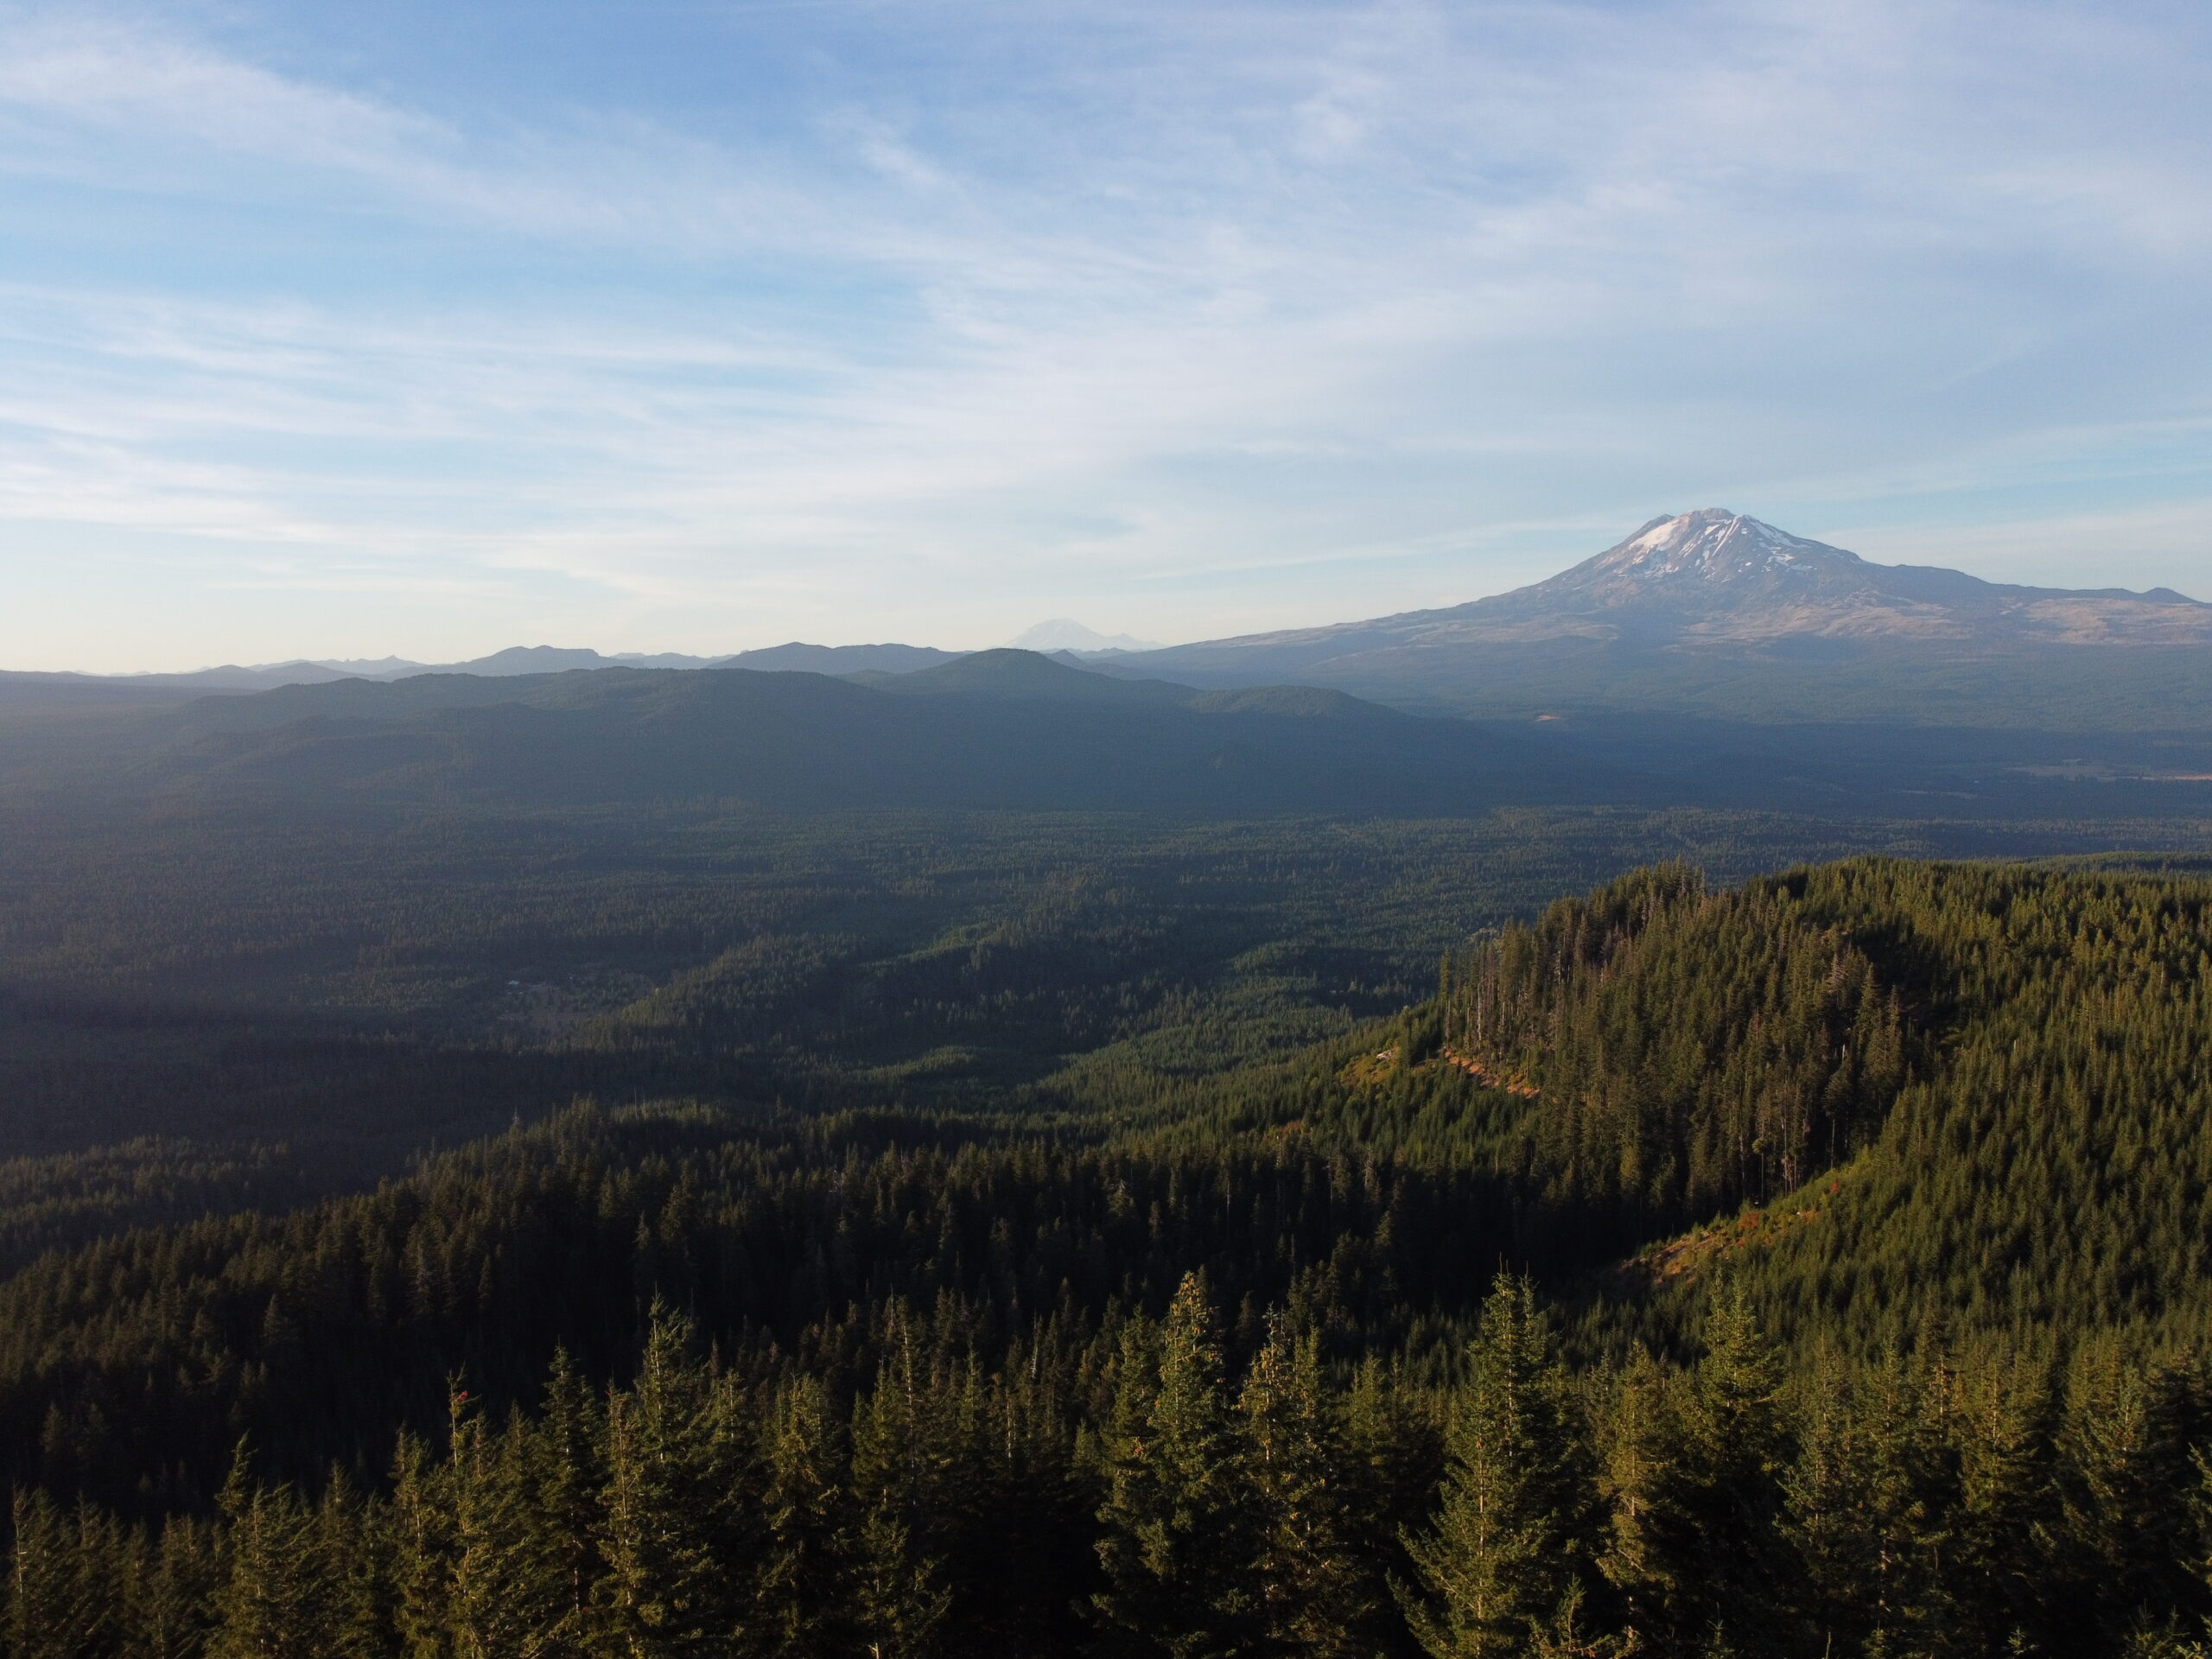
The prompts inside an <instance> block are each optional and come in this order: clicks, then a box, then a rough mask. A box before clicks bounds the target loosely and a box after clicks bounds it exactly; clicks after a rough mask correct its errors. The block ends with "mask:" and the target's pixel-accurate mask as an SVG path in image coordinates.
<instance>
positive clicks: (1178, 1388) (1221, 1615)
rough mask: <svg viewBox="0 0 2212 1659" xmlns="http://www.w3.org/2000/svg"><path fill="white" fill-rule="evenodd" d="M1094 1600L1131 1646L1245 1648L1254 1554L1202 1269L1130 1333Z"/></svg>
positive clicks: (1194, 1654)
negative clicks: (1159, 1319)
mask: <svg viewBox="0 0 2212 1659" xmlns="http://www.w3.org/2000/svg"><path fill="white" fill-rule="evenodd" d="M1122 1365H1123V1370H1122V1382H1121V1387H1120V1390H1119V1392H1118V1394H1117V1396H1116V1403H1115V1421H1114V1426H1113V1438H1112V1443H1111V1446H1110V1447H1109V1468H1108V1491H1107V1496H1106V1502H1105V1503H1104V1505H1103V1507H1102V1508H1101V1509H1100V1510H1099V1512H1098V1520H1099V1523H1100V1527H1101V1530H1102V1536H1101V1537H1100V1539H1099V1541H1098V1555H1099V1561H1100V1564H1101V1566H1102V1567H1103V1568H1104V1569H1105V1573H1106V1577H1107V1581H1108V1587H1107V1588H1106V1589H1105V1590H1104V1591H1103V1592H1100V1593H1099V1594H1098V1596H1097V1597H1096V1599H1095V1601H1094V1606H1095V1607H1096V1611H1097V1613H1098V1615H1099V1617H1100V1619H1101V1622H1102V1624H1103V1625H1104V1626H1105V1628H1106V1630H1108V1631H1109V1632H1110V1633H1112V1634H1113V1636H1114V1637H1117V1638H1118V1640H1119V1642H1120V1644H1121V1645H1122V1647H1123V1648H1124V1649H1127V1650H1130V1651H1138V1652H1144V1651H1159V1652H1164V1653H1167V1654H1171V1655H1173V1656H1174V1659H1211V1656H1215V1655H1226V1654H1232V1653H1236V1652H1240V1651H1243V1650H1244V1649H1245V1648H1246V1646H1247V1644H1249V1642H1250V1641H1251V1639H1252V1636H1253V1632H1254V1630H1255V1625H1256V1620H1257V1615H1258V1612H1259V1607H1258V1597H1257V1595H1256V1594H1255V1589H1254V1586H1253V1582H1252V1562H1253V1559H1254V1556H1255V1554H1256V1551H1255V1548H1253V1543H1252V1537H1251V1516H1250V1512H1249V1505H1248V1504H1247V1503H1245V1502H1243V1481H1242V1478H1241V1477H1242V1475H1243V1471H1242V1469H1241V1467H1240V1463H1241V1459H1240V1458H1239V1456H1238V1451H1239V1447H1238V1446H1237V1443H1236V1434H1235V1432H1234V1427H1233V1425H1232V1423H1231V1421H1230V1408H1229V1402H1228V1398H1227V1384H1226V1383H1225V1381H1224V1377H1223V1375H1222V1355H1221V1341H1220V1338H1219V1336H1218V1335H1217V1332H1216V1328H1215V1323H1214V1314H1213V1309H1212V1306H1211V1304H1210V1302H1209V1301H1208V1300H1207V1296H1206V1288H1205V1280H1204V1278H1203V1277H1202V1276H1201V1275H1199V1274H1196V1273H1192V1274H1187V1275H1185V1278H1184V1280H1183V1281H1182V1283H1181V1285H1180V1286H1179V1288H1178V1289H1177V1291H1176V1293H1175V1300H1174V1301H1173V1303H1172V1304H1171V1305H1170V1306H1169V1308H1168V1312H1167V1318H1166V1320H1165V1321H1164V1322H1163V1324H1162V1325H1160V1330H1159V1333H1158V1337H1157V1340H1156V1344H1155V1342H1154V1341H1153V1340H1151V1339H1150V1333H1149V1332H1141V1331H1138V1330H1136V1329H1135V1328H1133V1329H1132V1332H1131V1333H1130V1337H1129V1339H1128V1344H1127V1345H1126V1346H1125V1348H1124V1351H1123V1355H1122Z"/></svg>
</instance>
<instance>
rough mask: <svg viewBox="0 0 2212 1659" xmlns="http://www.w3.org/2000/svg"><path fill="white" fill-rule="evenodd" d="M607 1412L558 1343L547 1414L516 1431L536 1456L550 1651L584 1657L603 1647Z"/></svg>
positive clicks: (537, 1537) (539, 1558)
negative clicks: (599, 1632)
mask: <svg viewBox="0 0 2212 1659" xmlns="http://www.w3.org/2000/svg"><path fill="white" fill-rule="evenodd" d="M605 1430H606V1422H605V1414H604V1412H603V1411H601V1409H600V1408H599V1407H598V1405H597V1403H596V1402H595V1401H594V1396H593V1393H592V1389H591V1385H590V1384H589V1383H587V1382H586V1381H585V1380H584V1378H583V1376H582V1374H581V1373H580V1372H578V1370H576V1367H575V1362H574V1361H573V1360H571V1359H570V1358H569V1355H568V1353H567V1351H565V1350H563V1351H556V1353H555V1354H554V1356H553V1364H552V1369H551V1371H550V1374H549V1376H547V1379H546V1384H545V1408H544V1412H543V1415H542V1417H541V1418H540V1420H539V1421H537V1423H536V1424H534V1425H531V1426H530V1427H528V1428H526V1429H518V1430H511V1431H510V1433H524V1434H526V1435H527V1439H528V1446H529V1450H530V1452H531V1465H532V1478H533V1482H534V1491H533V1495H532V1496H533V1508H534V1519H535V1532H534V1536H533V1538H532V1541H531V1545H532V1549H533V1552H534V1555H535V1567H536V1570H537V1573H538V1574H539V1575H540V1576H541V1577H542V1579H543V1580H544V1582H545V1583H546V1586H547V1589H548V1594H549V1598H550V1609H549V1611H550V1612H551V1615H552V1622H551V1624H550V1625H549V1626H548V1628H547V1629H546V1630H545V1633H544V1640H543V1655H544V1659H583V1656H585V1655H587V1654H588V1653H591V1652H593V1651H594V1648H595V1643H594V1637H595V1635H596V1624H595V1621H596V1618H597V1611H596V1610H597V1606H598V1605H599V1582H600V1577H601V1573H603V1571H604V1570H605V1561H604V1559H603V1558H602V1556H601V1526H602V1523H603V1522H604V1520H605V1509H604V1506H603V1505H602V1503H601V1494H602V1492H603V1491H604V1489H605V1487H606V1484H607V1475H606V1469H605V1459H604V1458H603V1456H602V1446H601V1442H602V1439H603V1437H604V1434H605Z"/></svg>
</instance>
